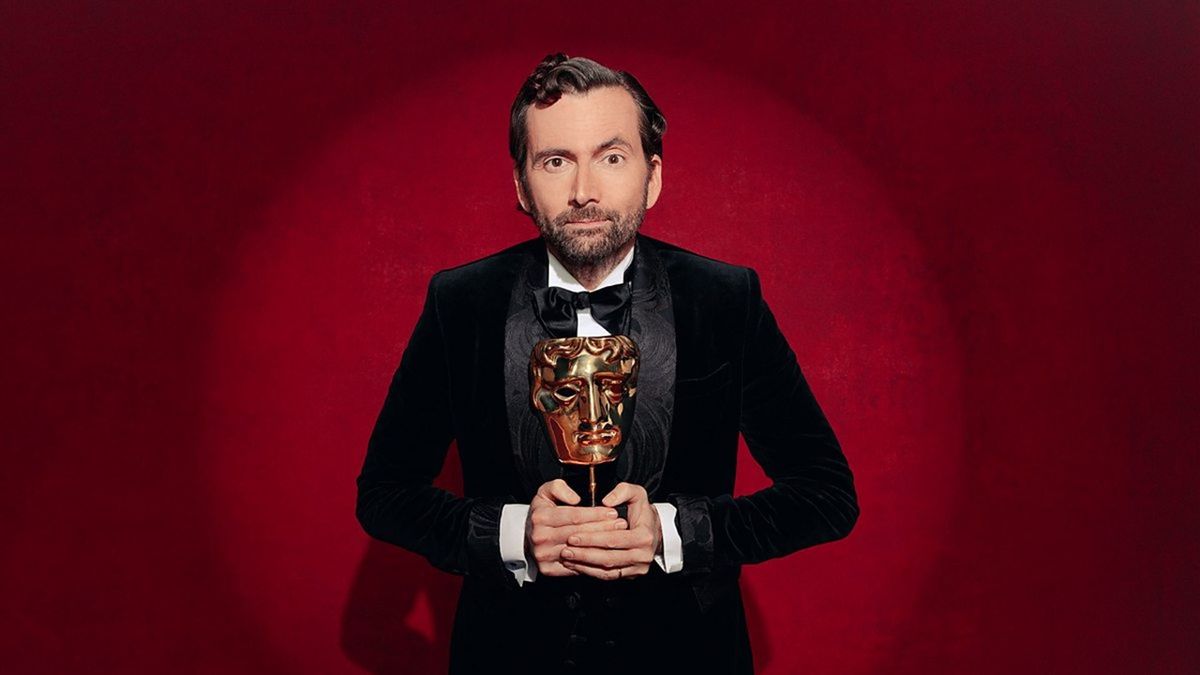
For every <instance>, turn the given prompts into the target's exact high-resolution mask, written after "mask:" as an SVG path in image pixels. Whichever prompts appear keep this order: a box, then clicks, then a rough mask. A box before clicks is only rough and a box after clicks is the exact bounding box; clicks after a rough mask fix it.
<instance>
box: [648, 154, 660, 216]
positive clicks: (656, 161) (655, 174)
mask: <svg viewBox="0 0 1200 675" xmlns="http://www.w3.org/2000/svg"><path fill="white" fill-rule="evenodd" d="M647 181H648V185H646V208H650V207H651V206H654V203H655V202H657V201H658V195H660V194H662V157H659V156H658V155H651V156H650V176H649V178H648V179H647Z"/></svg>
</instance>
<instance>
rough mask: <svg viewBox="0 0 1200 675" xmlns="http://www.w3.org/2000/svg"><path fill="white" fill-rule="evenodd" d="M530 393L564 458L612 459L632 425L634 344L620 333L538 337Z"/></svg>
mask: <svg viewBox="0 0 1200 675" xmlns="http://www.w3.org/2000/svg"><path fill="white" fill-rule="evenodd" d="M529 366H530V387H529V388H530V394H531V396H532V398H533V407H534V409H536V410H537V411H538V412H539V413H541V415H542V419H543V420H544V421H545V423H546V431H547V433H548V434H549V435H550V441H551V443H553V445H554V451H555V452H556V453H557V454H558V459H559V461H561V462H563V463H564V464H600V463H603V462H608V461H612V460H614V459H616V456H617V453H618V452H619V451H620V449H621V448H622V447H623V446H624V444H625V440H626V438H628V436H629V433H630V432H631V431H632V429H633V407H634V399H635V397H636V394H637V372H638V350H637V345H635V344H634V342H633V340H630V339H629V338H628V337H626V336H624V335H610V336H604V337H569V338H552V339H549V340H542V341H541V342H538V343H537V344H536V345H534V346H533V354H532V355H531V357H530V363H529Z"/></svg>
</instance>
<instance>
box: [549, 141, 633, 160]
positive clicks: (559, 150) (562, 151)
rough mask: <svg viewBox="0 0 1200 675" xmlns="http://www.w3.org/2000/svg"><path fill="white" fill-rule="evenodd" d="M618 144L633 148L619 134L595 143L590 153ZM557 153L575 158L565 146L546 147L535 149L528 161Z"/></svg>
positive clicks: (553, 155)
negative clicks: (594, 147) (535, 151)
mask: <svg viewBox="0 0 1200 675" xmlns="http://www.w3.org/2000/svg"><path fill="white" fill-rule="evenodd" d="M618 145H622V146H625V148H627V149H629V150H633V146H632V145H630V143H629V141H627V140H625V139H624V138H621V137H620V136H613V137H612V138H610V139H608V140H607V141H604V142H603V143H601V144H600V145H597V146H596V149H595V150H594V151H593V152H592V154H596V153H599V152H603V151H604V150H607V149H609V148H613V147H616V146H618ZM557 155H562V156H563V157H569V158H571V159H574V158H575V153H573V152H571V151H570V150H567V149H566V148H546V149H545V150H539V151H537V153H535V154H534V155H533V159H531V160H530V162H531V163H533V164H537V163H538V162H540V161H542V160H543V159H546V158H547V157H555V156H557Z"/></svg>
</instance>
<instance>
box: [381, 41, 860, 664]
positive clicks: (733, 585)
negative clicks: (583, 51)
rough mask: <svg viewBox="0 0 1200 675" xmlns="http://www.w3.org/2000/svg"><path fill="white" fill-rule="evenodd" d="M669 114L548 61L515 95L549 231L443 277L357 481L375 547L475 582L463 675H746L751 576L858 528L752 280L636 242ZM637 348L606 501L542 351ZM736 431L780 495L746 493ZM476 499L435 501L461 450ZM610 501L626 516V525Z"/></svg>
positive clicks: (826, 438) (826, 435) (515, 145)
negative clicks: (559, 451)
mask: <svg viewBox="0 0 1200 675" xmlns="http://www.w3.org/2000/svg"><path fill="white" fill-rule="evenodd" d="M665 129H666V121H665V119H664V118H663V116H662V114H661V112H660V111H659V110H658V108H657V107H656V106H655V105H654V103H653V101H652V100H651V99H650V97H649V96H648V95H647V94H646V92H645V90H644V89H643V88H642V86H641V85H640V84H639V83H638V82H637V80H636V79H634V78H633V77H632V76H631V75H629V74H627V73H624V72H618V71H612V70H609V69H608V68H605V67H604V66H601V65H600V64H598V63H596V62H594V61H591V60H588V59H583V58H567V57H566V56H564V55H562V54H556V55H552V56H548V57H547V58H546V59H545V60H543V61H542V63H541V64H539V65H538V67H537V68H536V69H535V70H534V72H533V74H532V75H531V76H530V77H529V79H528V80H527V81H526V82H525V84H524V86H523V87H522V89H521V91H520V93H519V94H518V96H517V99H516V101H515V102H514V103H513V108H512V117H511V126H510V134H509V140H510V153H511V154H512V157H513V160H514V170H513V180H514V184H515V187H516V192H517V199H518V202H519V204H520V207H521V208H522V209H523V210H524V211H526V212H527V213H529V215H530V216H531V218H532V219H533V221H534V222H535V223H536V225H537V227H538V229H539V231H540V233H541V237H540V238H538V239H534V240H531V241H528V242H525V243H522V244H518V245H517V246H514V247H512V248H509V249H507V250H504V251H501V252H499V253H496V254H494V255H492V256H489V257H487V258H484V259H482V260H479V261H476V262H473V263H469V264H466V265H463V266H461V267H457V268H454V269H450V270H445V271H442V272H439V273H437V274H435V275H434V277H433V279H432V280H431V282H430V285H429V291H428V295H427V297H426V300H425V306H424V309H423V311H422V313H421V317H420V319H419V320H418V322H417V326H416V328H415V329H414V331H413V335H412V337H411V339H410V340H409V343H408V346H407V348H406V349H405V352H404V356H403V357H402V359H401V363H400V366H399V368H398V369H397V371H396V374H395V377H394V378H393V380H392V384H391V387H390V389H389V391H388V395H387V398H386V400H385V402H384V404H383V409H382V411H381V413H380V415H379V420H378V422H377V423H376V426H375V430H374V432H373V434H372V436H371V440H370V443H369V445H368V449H367V456H366V459H365V461H364V464H363V469H362V473H361V474H360V475H359V477H358V490H359V491H358V505H357V517H358V519H359V522H360V523H361V524H362V526H363V528H364V529H365V530H366V531H367V532H368V533H369V534H370V535H371V536H373V537H376V538H378V539H381V540H383V541H388V542H391V543H393V544H396V545H398V546H402V547H404V548H406V549H409V550H412V551H415V552H417V553H420V554H422V555H424V556H426V557H427V558H428V559H429V561H430V562H431V563H432V564H433V565H435V566H436V567H438V568H440V569H443V570H446V571H448V572H451V573H454V574H460V575H464V582H463V587H462V593H461V595H460V598H459V603H458V609H457V614H456V617H455V624H454V632H453V635H452V638H451V652H452V653H451V664H450V670H451V672H455V673H481V672H490V673H507V672H520V673H534V672H539V673H540V672H573V671H590V672H601V671H604V672H622V673H642V672H646V673H649V672H655V673H673V672H680V673H685V672H686V673H710V672H711V673H750V672H753V667H752V662H751V656H750V645H749V638H748V635H747V631H746V624H745V616H744V610H743V606H742V600H741V594H740V590H739V588H738V576H739V573H740V569H741V565H743V564H746V563H754V562H760V561H763V560H766V559H769V558H775V557H779V556H783V555H786V554H788V553H791V552H794V551H797V550H799V549H802V548H805V547H808V546H813V545H816V544H820V543H823V542H828V541H832V540H835V539H839V538H841V537H844V536H846V535H847V534H848V533H849V532H850V530H851V528H852V527H853V526H854V523H855V522H856V520H857V518H858V503H857V496H856V493H855V490H854V482H853V477H852V474H851V471H850V469H849V467H848V465H847V462H846V459H845V456H844V455H843V453H842V451H841V449H840V446H839V444H838V442H837V440H836V438H835V437H834V434H833V432H832V430H831V429H830V427H829V424H828V423H827V421H826V419H825V417H824V415H823V414H822V412H821V410H820V408H819V406H818V405H817V402H816V400H815V399H814V398H813V395H812V393H811V391H810V389H809V387H808V385H807V383H806V382H805V380H804V377H803V375H802V374H801V371H800V368H799V367H798V365H797V363H796V359H795V354H794V353H793V352H792V350H791V349H790V348H789V346H788V344H787V341H786V339H785V338H784V336H783V335H782V334H781V333H780V331H779V329H778V327H777V325H776V323H775V320H774V317H773V316H772V314H771V312H770V310H769V309H768V308H767V306H766V304H765V302H764V301H763V299H762V294H761V290H760V287H759V282H758V277H757V275H756V274H755V273H754V272H753V271H752V270H750V269H747V268H743V267H736V266H733V265H728V264H725V263H721V262H717V261H715V260H711V259H708V258H704V257H701V256H698V255H696V254H693V253H689V252H687V251H684V250H682V249H680V248H678V247H675V246H672V245H669V244H666V243H664V242H660V241H656V240H653V239H650V238H648V237H645V236H643V235H641V234H638V228H639V226H640V225H641V222H642V219H643V216H644V214H645V211H646V209H649V208H651V207H652V206H653V205H654V204H655V202H656V201H657V200H658V197H659V195H660V194H661V191H662V186H663V176H662V135H663V133H664V131H665ZM610 334H626V335H628V336H629V337H630V338H632V339H633V341H634V342H635V343H636V344H637V345H638V348H639V350H640V352H641V359H640V364H641V365H640V374H639V376H638V393H637V396H638V402H637V411H636V414H635V415H634V416H633V425H634V428H633V430H632V434H631V436H632V437H631V439H630V445H629V447H628V448H627V449H626V450H625V451H624V452H623V453H622V454H621V455H620V457H619V459H618V460H617V461H616V462H613V463H610V464H606V465H601V468H602V471H599V472H598V473H600V474H601V478H600V480H601V482H602V483H607V485H610V486H611V485H615V487H614V488H612V489H611V490H610V491H608V492H607V494H605V495H604V498H603V503H602V504H601V505H599V506H596V507H591V506H585V505H583V500H582V499H581V497H580V495H581V494H586V492H585V484H582V483H580V482H579V476H578V474H576V473H574V472H572V471H569V470H568V469H566V468H564V467H563V466H562V465H561V464H559V463H558V462H557V461H556V458H555V455H554V452H553V450H552V448H551V446H550V444H549V442H548V440H547V439H546V437H545V433H544V430H543V429H542V427H541V424H542V422H541V420H540V419H539V418H538V417H537V413H536V412H535V411H534V410H533V408H532V406H531V403H530V399H529V396H530V394H529V370H528V368H529V355H530V350H531V348H532V346H533V344H534V343H535V342H536V341H538V340H540V339H543V338H547V337H567V336H572V335H579V336H597V335H610ZM739 432H740V433H741V434H742V435H743V436H744V438H745V439H746V443H747V445H748V447H749V448H750V451H751V453H752V455H753V456H754V458H755V460H756V461H758V462H759V464H761V465H762V467H763V469H764V471H765V472H766V474H767V475H768V476H769V477H770V478H771V479H772V481H773V484H772V485H771V486H770V487H768V488H766V489H763V490H760V491H759V492H756V493H754V494H752V495H747V496H741V497H736V498H735V497H733V496H731V493H732V491H733V484H734V469H735V466H736V457H737V441H738V434H739ZM452 440H453V441H456V442H457V445H458V451H459V454H460V457H461V461H462V469H463V481H464V492H465V496H464V497H459V496H456V495H453V494H450V493H449V492H446V491H444V490H441V489H438V488H435V487H433V486H432V481H433V480H434V478H436V476H437V475H438V473H439V472H440V470H441V467H442V463H443V460H444V458H445V453H446V451H447V449H448V446H449V444H450V443H451V441H452ZM613 507H620V509H621V512H618V510H617V509H615V508H613Z"/></svg>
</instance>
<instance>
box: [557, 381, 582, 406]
mask: <svg viewBox="0 0 1200 675" xmlns="http://www.w3.org/2000/svg"><path fill="white" fill-rule="evenodd" d="M578 395H579V388H578V387H576V386H575V385H573V384H563V385H559V386H557V387H555V388H554V397H555V398H557V399H558V400H560V401H563V402H564V403H566V402H569V401H572V400H574V398H575V397H576V396H578Z"/></svg>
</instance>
